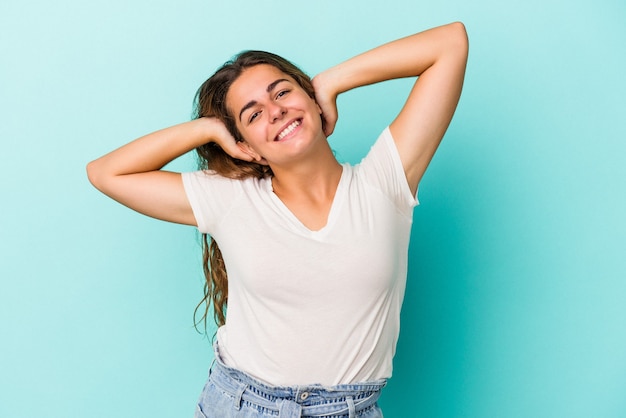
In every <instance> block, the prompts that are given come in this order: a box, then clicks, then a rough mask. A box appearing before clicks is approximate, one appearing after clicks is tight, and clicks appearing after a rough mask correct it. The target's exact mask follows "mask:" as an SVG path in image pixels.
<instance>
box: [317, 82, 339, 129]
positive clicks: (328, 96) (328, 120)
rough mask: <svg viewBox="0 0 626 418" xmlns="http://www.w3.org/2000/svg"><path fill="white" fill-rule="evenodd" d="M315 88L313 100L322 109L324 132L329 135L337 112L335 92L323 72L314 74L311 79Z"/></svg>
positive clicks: (337, 114) (334, 123) (335, 122)
mask: <svg viewBox="0 0 626 418" xmlns="http://www.w3.org/2000/svg"><path fill="white" fill-rule="evenodd" d="M311 81H312V83H313V88H314V89H315V101H316V102H317V105H318V106H319V107H320V109H321V110H322V118H323V120H324V134H325V135H326V136H330V135H331V134H332V133H333V131H334V130H335V125H336V124H337V119H338V117H339V113H338V111H337V93H336V92H335V91H334V90H333V89H332V88H331V84H330V83H329V82H328V80H326V79H325V73H320V74H318V75H316V76H315V77H314V78H313V80H311Z"/></svg>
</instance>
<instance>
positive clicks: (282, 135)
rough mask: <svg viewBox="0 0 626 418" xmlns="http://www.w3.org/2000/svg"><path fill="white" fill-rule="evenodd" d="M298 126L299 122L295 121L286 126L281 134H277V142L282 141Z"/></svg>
mask: <svg viewBox="0 0 626 418" xmlns="http://www.w3.org/2000/svg"><path fill="white" fill-rule="evenodd" d="M299 125H300V121H299V120H296V121H294V122H293V123H291V124H290V125H289V126H287V127H286V128H285V129H284V130H283V131H282V132H281V133H279V134H278V140H279V141H280V140H281V139H283V138H284V137H286V136H287V135H289V134H290V133H291V132H293V130H294V129H296V127H297V126H299Z"/></svg>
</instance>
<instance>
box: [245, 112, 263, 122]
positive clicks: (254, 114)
mask: <svg viewBox="0 0 626 418" xmlns="http://www.w3.org/2000/svg"><path fill="white" fill-rule="evenodd" d="M260 114H261V112H254V113H253V114H251V115H250V119H249V120H248V123H250V122H254V120H255V119H256V118H257V117H258V116H259V115H260Z"/></svg>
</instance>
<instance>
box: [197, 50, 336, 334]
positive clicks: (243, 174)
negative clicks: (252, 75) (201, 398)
mask: <svg viewBox="0 0 626 418" xmlns="http://www.w3.org/2000/svg"><path fill="white" fill-rule="evenodd" d="M260 64H268V65H272V66H274V67H276V68H277V69H279V70H280V71H282V72H283V73H285V74H287V75H288V76H290V77H291V78H293V79H294V80H295V81H296V82H297V83H298V84H299V85H300V87H302V89H304V91H305V92H306V93H307V94H308V95H309V97H311V98H312V99H315V91H314V89H313V84H312V83H311V78H310V77H309V76H308V75H306V74H305V73H304V72H303V71H302V70H300V69H299V68H298V67H297V66H295V65H294V64H293V63H291V62H290V61H288V60H286V59H284V58H282V57H280V56H278V55H276V54H272V53H270V52H265V51H244V52H241V53H239V54H238V55H236V56H235V57H233V59H232V60H230V61H228V62H226V63H225V64H224V65H222V67H220V68H219V69H218V70H217V71H216V72H215V74H213V75H212V76H211V77H210V78H209V79H208V80H206V81H205V82H204V83H203V84H202V85H201V86H200V88H199V89H198V91H197V92H196V96H195V99H194V118H195V119H197V118H202V117H215V118H218V119H219V120H221V121H222V122H223V123H224V125H225V126H226V128H227V129H228V131H229V132H230V134H231V135H232V136H233V137H234V138H235V140H237V141H243V140H244V138H243V137H242V136H241V134H240V133H239V131H238V130H237V126H236V124H235V117H234V115H232V114H231V113H230V111H229V109H228V106H227V103H226V95H227V94H228V90H229V89H230V87H231V85H232V84H233V82H235V80H237V78H239V76H240V75H241V74H242V73H243V72H244V71H245V70H246V69H247V68H250V67H254V66H255V65H260ZM323 123H324V121H323V120H322V124H323ZM196 152H197V155H198V168H199V169H201V170H211V171H213V172H215V173H217V174H219V175H221V176H224V177H228V178H231V179H236V180H243V179H246V178H250V177H253V178H258V179H262V178H266V177H271V176H273V173H272V169H271V168H270V167H269V166H268V165H263V164H258V163H255V162H249V161H243V160H238V159H235V158H232V157H231V156H230V155H228V154H227V153H226V152H224V150H223V149H222V148H221V147H220V146H219V145H217V144H216V143H214V142H209V143H207V144H205V145H202V146H200V147H198V148H196ZM216 198H219V197H217V196H216ZM202 266H203V270H204V276H205V283H204V297H203V298H202V300H201V301H200V303H198V305H197V306H196V309H195V310H194V324H195V326H196V328H197V326H198V324H200V323H204V330H205V332H206V325H207V317H208V314H209V309H210V306H211V305H213V317H214V320H215V323H216V324H217V325H218V326H222V325H224V324H225V323H226V306H227V304H228V275H227V272H226V265H225V264H224V259H223V258H222V252H221V250H220V248H219V246H218V244H217V242H216V241H215V240H214V239H213V238H212V237H210V236H209V235H207V234H202ZM199 313H202V315H201V317H200V319H197V318H198V314H199Z"/></svg>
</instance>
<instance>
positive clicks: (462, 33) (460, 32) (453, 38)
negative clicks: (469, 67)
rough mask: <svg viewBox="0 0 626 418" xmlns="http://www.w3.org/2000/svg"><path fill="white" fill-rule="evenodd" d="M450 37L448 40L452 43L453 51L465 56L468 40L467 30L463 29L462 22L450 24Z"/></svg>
mask: <svg viewBox="0 0 626 418" xmlns="http://www.w3.org/2000/svg"><path fill="white" fill-rule="evenodd" d="M449 27H450V32H451V33H450V37H449V40H450V42H452V44H453V46H454V49H455V50H456V51H458V52H459V53H461V54H463V55H465V56H467V52H468V49H469V39H468V37H467V30H466V29H465V25H464V24H463V22H454V23H450V25H449Z"/></svg>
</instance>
